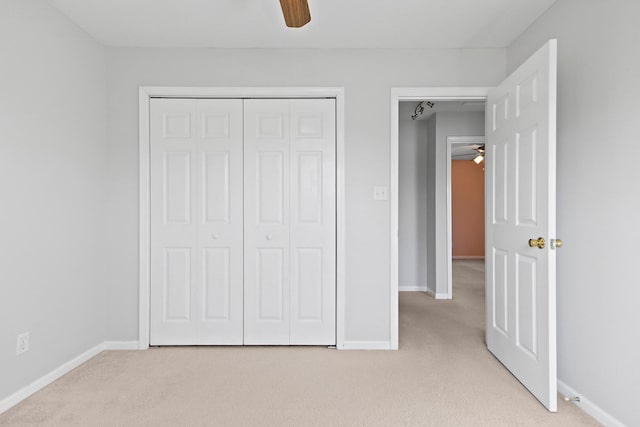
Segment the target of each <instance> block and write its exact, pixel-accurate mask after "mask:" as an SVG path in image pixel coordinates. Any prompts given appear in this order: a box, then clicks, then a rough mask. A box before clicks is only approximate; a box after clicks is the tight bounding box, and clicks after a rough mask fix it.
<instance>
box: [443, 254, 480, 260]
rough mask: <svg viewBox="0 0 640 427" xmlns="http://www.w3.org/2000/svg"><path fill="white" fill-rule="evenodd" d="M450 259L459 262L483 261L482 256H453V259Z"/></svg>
mask: <svg viewBox="0 0 640 427" xmlns="http://www.w3.org/2000/svg"><path fill="white" fill-rule="evenodd" d="M451 258H452V259H454V260H457V259H459V260H463V259H468V260H474V259H475V260H483V259H484V256H472V255H456V256H453V257H451Z"/></svg>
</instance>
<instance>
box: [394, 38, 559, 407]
mask: <svg viewBox="0 0 640 427" xmlns="http://www.w3.org/2000/svg"><path fill="white" fill-rule="evenodd" d="M424 99H427V100H430V101H431V102H434V101H436V102H437V100H456V99H457V100H465V99H479V100H482V99H486V102H487V110H488V114H487V115H486V138H487V139H486V141H487V151H486V154H487V156H486V178H485V189H486V192H485V198H486V206H487V208H486V212H487V215H485V230H486V237H485V239H486V244H485V246H486V248H487V249H486V254H485V255H486V260H485V270H486V271H485V276H486V280H485V291H486V298H485V302H486V329H485V336H486V345H487V349H488V350H489V351H490V352H491V353H493V354H494V355H495V356H496V358H497V359H498V360H500V362H502V364H503V365H504V366H505V367H506V368H508V369H509V370H510V371H511V373H512V374H513V375H514V376H515V377H516V378H518V379H519V380H520V381H521V382H522V384H523V385H525V386H526V387H527V388H528V389H529V391H531V393H532V394H533V395H534V396H536V398H538V400H539V401H540V402H541V403H542V404H543V405H545V406H546V407H547V408H548V409H549V410H550V411H552V412H555V411H556V410H557V396H556V391H557V376H556V366H557V355H556V300H555V297H556V277H555V273H556V256H555V255H556V253H555V250H556V249H557V248H559V247H561V246H562V241H561V240H559V239H557V238H556V235H555V233H556V229H555V215H556V200H555V194H556V192H555V185H556V171H555V166H556V162H555V161H556V99H557V40H549V41H548V42H547V43H545V45H544V46H542V47H541V48H540V49H539V50H538V51H537V52H536V53H534V54H533V55H532V56H531V57H530V58H529V59H527V60H526V61H525V62H524V63H523V64H522V65H520V67H518V68H517V69H516V70H515V71H514V72H513V73H511V74H510V75H509V76H508V77H507V78H506V79H505V80H504V81H502V82H501V83H500V84H499V85H498V86H496V87H495V88H488V89H487V88H446V87H441V88H405V89H401V88H397V89H396V88H393V89H392V90H391V123H392V124H391V132H392V134H391V195H392V199H391V207H392V212H391V242H392V244H391V257H390V262H391V274H392V277H391V280H390V282H391V286H390V288H391V292H392V293H394V294H395V295H392V296H391V298H392V304H393V305H394V307H392V310H391V319H390V322H391V326H392V328H393V330H392V333H391V336H392V338H393V339H394V344H395V347H396V348H397V340H398V330H397V327H398V306H397V303H398V295H397V292H398V276H397V275H398V194H397V192H398V168H399V164H398V107H399V103H400V101H401V100H413V101H420V100H424ZM442 151H443V148H441V147H438V146H436V150H435V158H436V159H441V158H442V157H444V155H443V154H442ZM445 164H446V163H445ZM437 166H438V162H436V167H435V169H436V174H437V175H439V174H440V173H439V172H438V167H437ZM441 187H442V186H440V187H437V188H436V191H438V190H440V191H442V188H441ZM438 211H441V209H437V212H436V215H435V219H436V222H438V218H440V220H442V219H443V218H444V219H445V221H446V215H442V214H441V212H440V214H439V213H438ZM435 231H436V242H442V241H443V240H444V241H445V242H446V237H445V236H443V234H445V233H446V232H447V228H446V225H445V226H439V227H438V226H436V230H435ZM438 235H439V236H438ZM445 244H446V243H445ZM445 254H446V252H445ZM447 258H448V257H446V256H444V257H443V256H441V260H443V261H445V262H444V264H446V259H447ZM435 273H436V277H439V279H437V282H436V284H441V283H444V284H446V283H447V280H446V276H447V271H446V270H445V269H444V268H442V263H441V262H437V263H436V272H435ZM394 297H395V298H394ZM394 309H395V311H394Z"/></svg>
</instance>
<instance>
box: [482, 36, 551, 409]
mask: <svg viewBox="0 0 640 427" xmlns="http://www.w3.org/2000/svg"><path fill="white" fill-rule="evenodd" d="M486 120H487V122H486V166H485V167H486V174H485V176H486V178H485V179H486V191H485V194H486V198H487V199H486V221H487V230H486V231H487V233H486V267H487V269H486V283H487V293H486V298H487V300H486V301H487V328H486V336H487V346H488V348H489V350H490V351H491V352H492V353H493V354H494V355H495V356H496V357H497V358H498V359H499V360H500V361H501V362H502V363H503V364H504V365H505V366H506V367H507V368H508V369H509V370H510V371H511V372H512V373H513V374H514V375H515V376H516V377H517V378H518V379H519V380H520V381H521V382H522V383H523V384H524V385H525V386H526V387H527V388H528V389H529V390H530V391H531V392H532V393H533V394H534V395H535V396H536V397H537V398H538V399H539V400H540V401H541V402H542V403H543V404H544V405H545V406H546V407H547V408H548V409H549V410H550V411H556V409H557V398H556V382H557V379H556V288H555V286H556V282H555V250H554V240H552V239H555V238H556V236H555V232H556V230H555V227H556V224H555V215H556V214H555V149H556V128H555V121H556V42H555V40H551V41H550V42H549V43H547V44H546V45H545V46H544V47H543V48H542V49H540V50H539V51H538V52H537V53H535V54H534V55H533V56H532V57H531V58H529V59H528V60H527V61H526V62H525V63H524V64H523V65H522V66H521V67H520V68H518V69H517V70H516V71H515V72H514V73H513V74H512V75H511V76H509V77H508V78H507V79H506V80H505V81H504V82H503V83H502V84H501V85H500V86H498V87H497V88H495V89H494V90H492V91H491V92H490V94H489V96H488V100H487V114H486ZM539 237H541V238H543V239H544V240H545V245H544V247H543V248H539V247H531V246H530V244H529V240H530V239H535V240H537V239H538V238H539ZM541 246H542V245H541Z"/></svg>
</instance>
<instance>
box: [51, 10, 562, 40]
mask: <svg viewBox="0 0 640 427" xmlns="http://www.w3.org/2000/svg"><path fill="white" fill-rule="evenodd" d="M45 1H47V2H49V3H51V4H52V5H53V6H55V7H57V8H58V9H59V10H60V11H62V13H64V14H65V15H67V16H68V17H69V18H71V19H72V20H73V21H75V22H76V23H77V24H78V25H79V26H80V27H82V28H83V29H84V30H85V31H87V32H88V33H89V34H91V35H92V36H93V37H95V38H96V39H97V40H98V41H100V42H101V43H103V44H105V45H107V46H140V47H142V46H148V47H219V48H252V47H253V48H481V47H505V46H507V45H509V44H510V43H511V42H512V41H513V40H514V39H515V38H516V37H517V36H518V35H519V34H520V33H521V32H522V31H523V30H524V29H525V28H527V27H528V26H529V25H530V24H531V23H532V22H533V21H534V20H535V19H536V18H537V17H538V16H540V15H541V14H542V13H543V12H544V11H545V10H546V9H547V8H549V7H550V6H551V5H552V4H553V3H554V2H555V0H309V7H310V9H311V22H310V23H309V24H307V25H306V26H305V27H303V28H300V29H290V28H287V27H286V26H285V25H284V19H283V17H282V12H281V9H280V2H279V1H278V0H45Z"/></svg>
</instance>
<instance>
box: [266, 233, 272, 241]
mask: <svg viewBox="0 0 640 427" xmlns="http://www.w3.org/2000/svg"><path fill="white" fill-rule="evenodd" d="M264 238H265V239H267V240H272V239H273V236H272V235H271V234H267V235H266V236H264Z"/></svg>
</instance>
